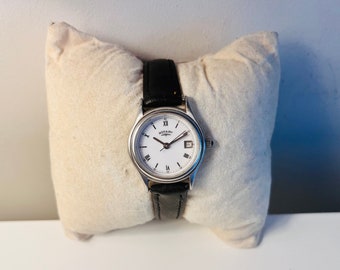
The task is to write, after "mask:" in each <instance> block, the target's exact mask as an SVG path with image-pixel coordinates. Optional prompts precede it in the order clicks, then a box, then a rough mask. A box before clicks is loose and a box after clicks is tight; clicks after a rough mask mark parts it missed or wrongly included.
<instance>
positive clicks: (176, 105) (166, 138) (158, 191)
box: [128, 59, 212, 219]
mask: <svg viewBox="0 0 340 270" xmlns="http://www.w3.org/2000/svg"><path fill="white" fill-rule="evenodd" d="M128 145H129V154H130V157H131V159H132V161H133V163H134V165H135V166H136V168H137V170H138V171H139V173H140V175H141V176H142V179H143V180H144V182H145V184H146V186H147V188H148V190H149V191H150V193H151V199H152V203H153V208H154V213H155V218H156V219H178V218H181V217H182V215H183V213H184V210H185V204H186V200H187V193H188V191H189V190H190V189H191V188H192V186H193V183H194V179H195V174H196V172H197V170H198V167H199V165H200V164H201V162H202V160H203V156H204V152H205V149H206V141H205V138H204V136H203V132H202V130H201V128H200V126H199V124H198V122H197V121H196V119H195V117H194V115H193V113H192V111H191V109H190V105H189V101H188V98H186V97H184V96H183V93H182V90H181V85H180V82H179V78H178V75H177V70H176V65H175V63H174V62H173V61H172V60H166V59H157V60H153V61H148V62H144V64H143V99H142V102H141V106H140V112H139V115H138V117H137V119H136V122H135V124H134V126H133V128H132V130H131V133H130V136H129V144H128ZM209 145H212V141H209Z"/></svg>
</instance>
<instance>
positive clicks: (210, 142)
mask: <svg viewBox="0 0 340 270" xmlns="http://www.w3.org/2000/svg"><path fill="white" fill-rule="evenodd" d="M205 146H206V147H207V148H212V147H213V146H214V141H213V139H210V138H206V139H205Z"/></svg>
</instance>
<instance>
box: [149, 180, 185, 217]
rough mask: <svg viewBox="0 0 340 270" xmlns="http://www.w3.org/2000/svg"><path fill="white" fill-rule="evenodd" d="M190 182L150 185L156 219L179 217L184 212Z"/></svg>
mask: <svg viewBox="0 0 340 270" xmlns="http://www.w3.org/2000/svg"><path fill="white" fill-rule="evenodd" d="M188 190H189V184H188V183H183V182H178V183H172V184H154V185H152V186H151V187H150V191H151V196H152V202H153V207H154V213H155V216H156V219H178V218H181V217H182V215H183V212H184V208H185V203H186V200H187V193H188Z"/></svg>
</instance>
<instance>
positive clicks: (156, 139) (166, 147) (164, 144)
mask: <svg viewBox="0 0 340 270" xmlns="http://www.w3.org/2000/svg"><path fill="white" fill-rule="evenodd" d="M152 138H153V139H154V140H155V141H157V142H159V143H161V144H162V145H163V148H162V149H161V150H160V151H162V150H163V149H168V148H169V146H170V144H169V143H165V142H162V141H161V140H160V139H158V138H156V137H152Z"/></svg>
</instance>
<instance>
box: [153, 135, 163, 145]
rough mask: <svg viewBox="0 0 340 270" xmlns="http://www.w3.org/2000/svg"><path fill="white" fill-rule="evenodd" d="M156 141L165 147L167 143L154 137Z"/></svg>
mask: <svg viewBox="0 0 340 270" xmlns="http://www.w3.org/2000/svg"><path fill="white" fill-rule="evenodd" d="M152 138H153V139H154V140H155V141H157V142H159V143H161V144H162V145H163V146H164V145H165V142H162V141H161V140H160V139H158V138H156V137H152Z"/></svg>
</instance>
